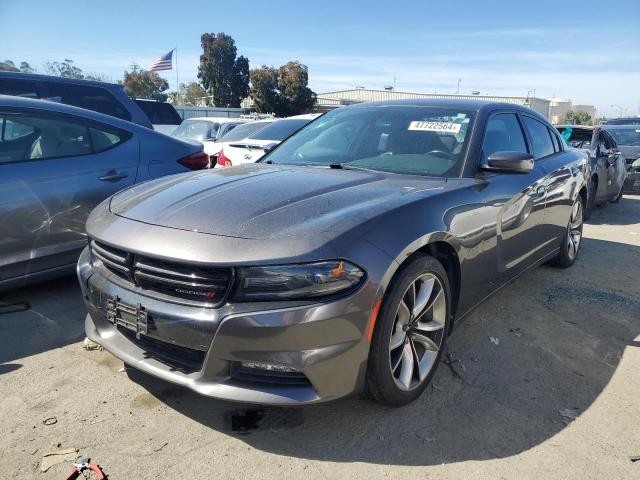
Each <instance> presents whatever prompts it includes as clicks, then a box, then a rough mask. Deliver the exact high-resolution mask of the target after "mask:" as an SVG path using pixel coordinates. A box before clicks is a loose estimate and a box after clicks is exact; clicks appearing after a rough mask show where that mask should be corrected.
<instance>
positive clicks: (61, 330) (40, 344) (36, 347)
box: [0, 275, 87, 374]
mask: <svg viewBox="0 0 640 480" xmlns="http://www.w3.org/2000/svg"><path fill="white" fill-rule="evenodd" d="M3 304H4V305H11V306H15V308H13V309H11V310H13V311H8V313H2V310H0V363H5V362H10V361H11V360H15V359H18V358H24V357H28V356H31V355H35V354H38V353H42V352H44V351H46V350H50V349H53V348H59V347H63V346H65V345H68V344H70V343H74V342H78V341H80V340H82V339H83V338H84V317H85V315H86V313H87V312H86V309H85V306H84V304H83V302H82V294H81V293H80V286H79V285H78V279H77V278H76V277H75V275H70V276H67V277H63V278H59V279H56V280H50V281H47V282H42V283H38V284H35V285H31V286H29V287H24V288H20V289H16V290H11V291H6V292H0V306H2V305H3ZM24 304H26V305H24ZM24 307H26V310H25V309H24ZM7 310H9V309H7ZM6 368H7V367H6V365H0V374H2V373H7V370H6Z"/></svg>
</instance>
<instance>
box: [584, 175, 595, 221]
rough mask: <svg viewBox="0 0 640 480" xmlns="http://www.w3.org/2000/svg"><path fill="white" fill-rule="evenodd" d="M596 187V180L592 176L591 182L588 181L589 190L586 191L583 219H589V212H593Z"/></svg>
mask: <svg viewBox="0 0 640 480" xmlns="http://www.w3.org/2000/svg"><path fill="white" fill-rule="evenodd" d="M597 189H598V184H597V183H596V181H595V180H594V179H593V178H592V179H591V182H590V183H589V190H588V192H587V204H586V205H585V206H584V207H585V209H584V214H583V219H584V220H589V217H590V216H591V212H593V207H594V205H595V203H596V190H597Z"/></svg>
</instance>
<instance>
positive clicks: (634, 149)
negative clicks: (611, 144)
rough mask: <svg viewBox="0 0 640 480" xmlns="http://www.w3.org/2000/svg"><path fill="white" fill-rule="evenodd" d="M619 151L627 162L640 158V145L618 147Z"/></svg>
mask: <svg viewBox="0 0 640 480" xmlns="http://www.w3.org/2000/svg"><path fill="white" fill-rule="evenodd" d="M618 150H620V153H622V156H623V157H624V158H626V159H627V160H635V159H636V158H638V157H640V146H639V145H618Z"/></svg>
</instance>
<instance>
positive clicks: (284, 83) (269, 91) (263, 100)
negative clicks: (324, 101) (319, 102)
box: [250, 61, 316, 117]
mask: <svg viewBox="0 0 640 480" xmlns="http://www.w3.org/2000/svg"><path fill="white" fill-rule="evenodd" d="M308 82H309V71H308V69H307V67H306V66H305V65H302V64H301V63H300V62H297V61H296V62H288V63H286V64H285V65H283V66H281V67H280V68H278V69H276V68H273V67H268V66H266V65H263V66H262V68H256V69H254V70H251V90H250V95H251V98H252V99H253V102H254V108H255V109H256V110H257V111H258V112H260V113H275V114H276V115H278V116H280V117H287V116H290V115H298V114H301V113H307V112H310V111H311V110H312V109H313V106H314V105H315V102H316V94H315V93H313V91H312V90H311V89H310V88H309V87H308V86H307V84H308Z"/></svg>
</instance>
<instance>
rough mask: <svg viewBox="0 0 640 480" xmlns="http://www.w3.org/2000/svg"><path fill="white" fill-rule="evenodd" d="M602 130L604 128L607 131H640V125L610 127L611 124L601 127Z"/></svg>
mask: <svg viewBox="0 0 640 480" xmlns="http://www.w3.org/2000/svg"><path fill="white" fill-rule="evenodd" d="M600 128H604V129H606V130H638V129H640V125H630V124H626V125H609V124H605V125H600Z"/></svg>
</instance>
